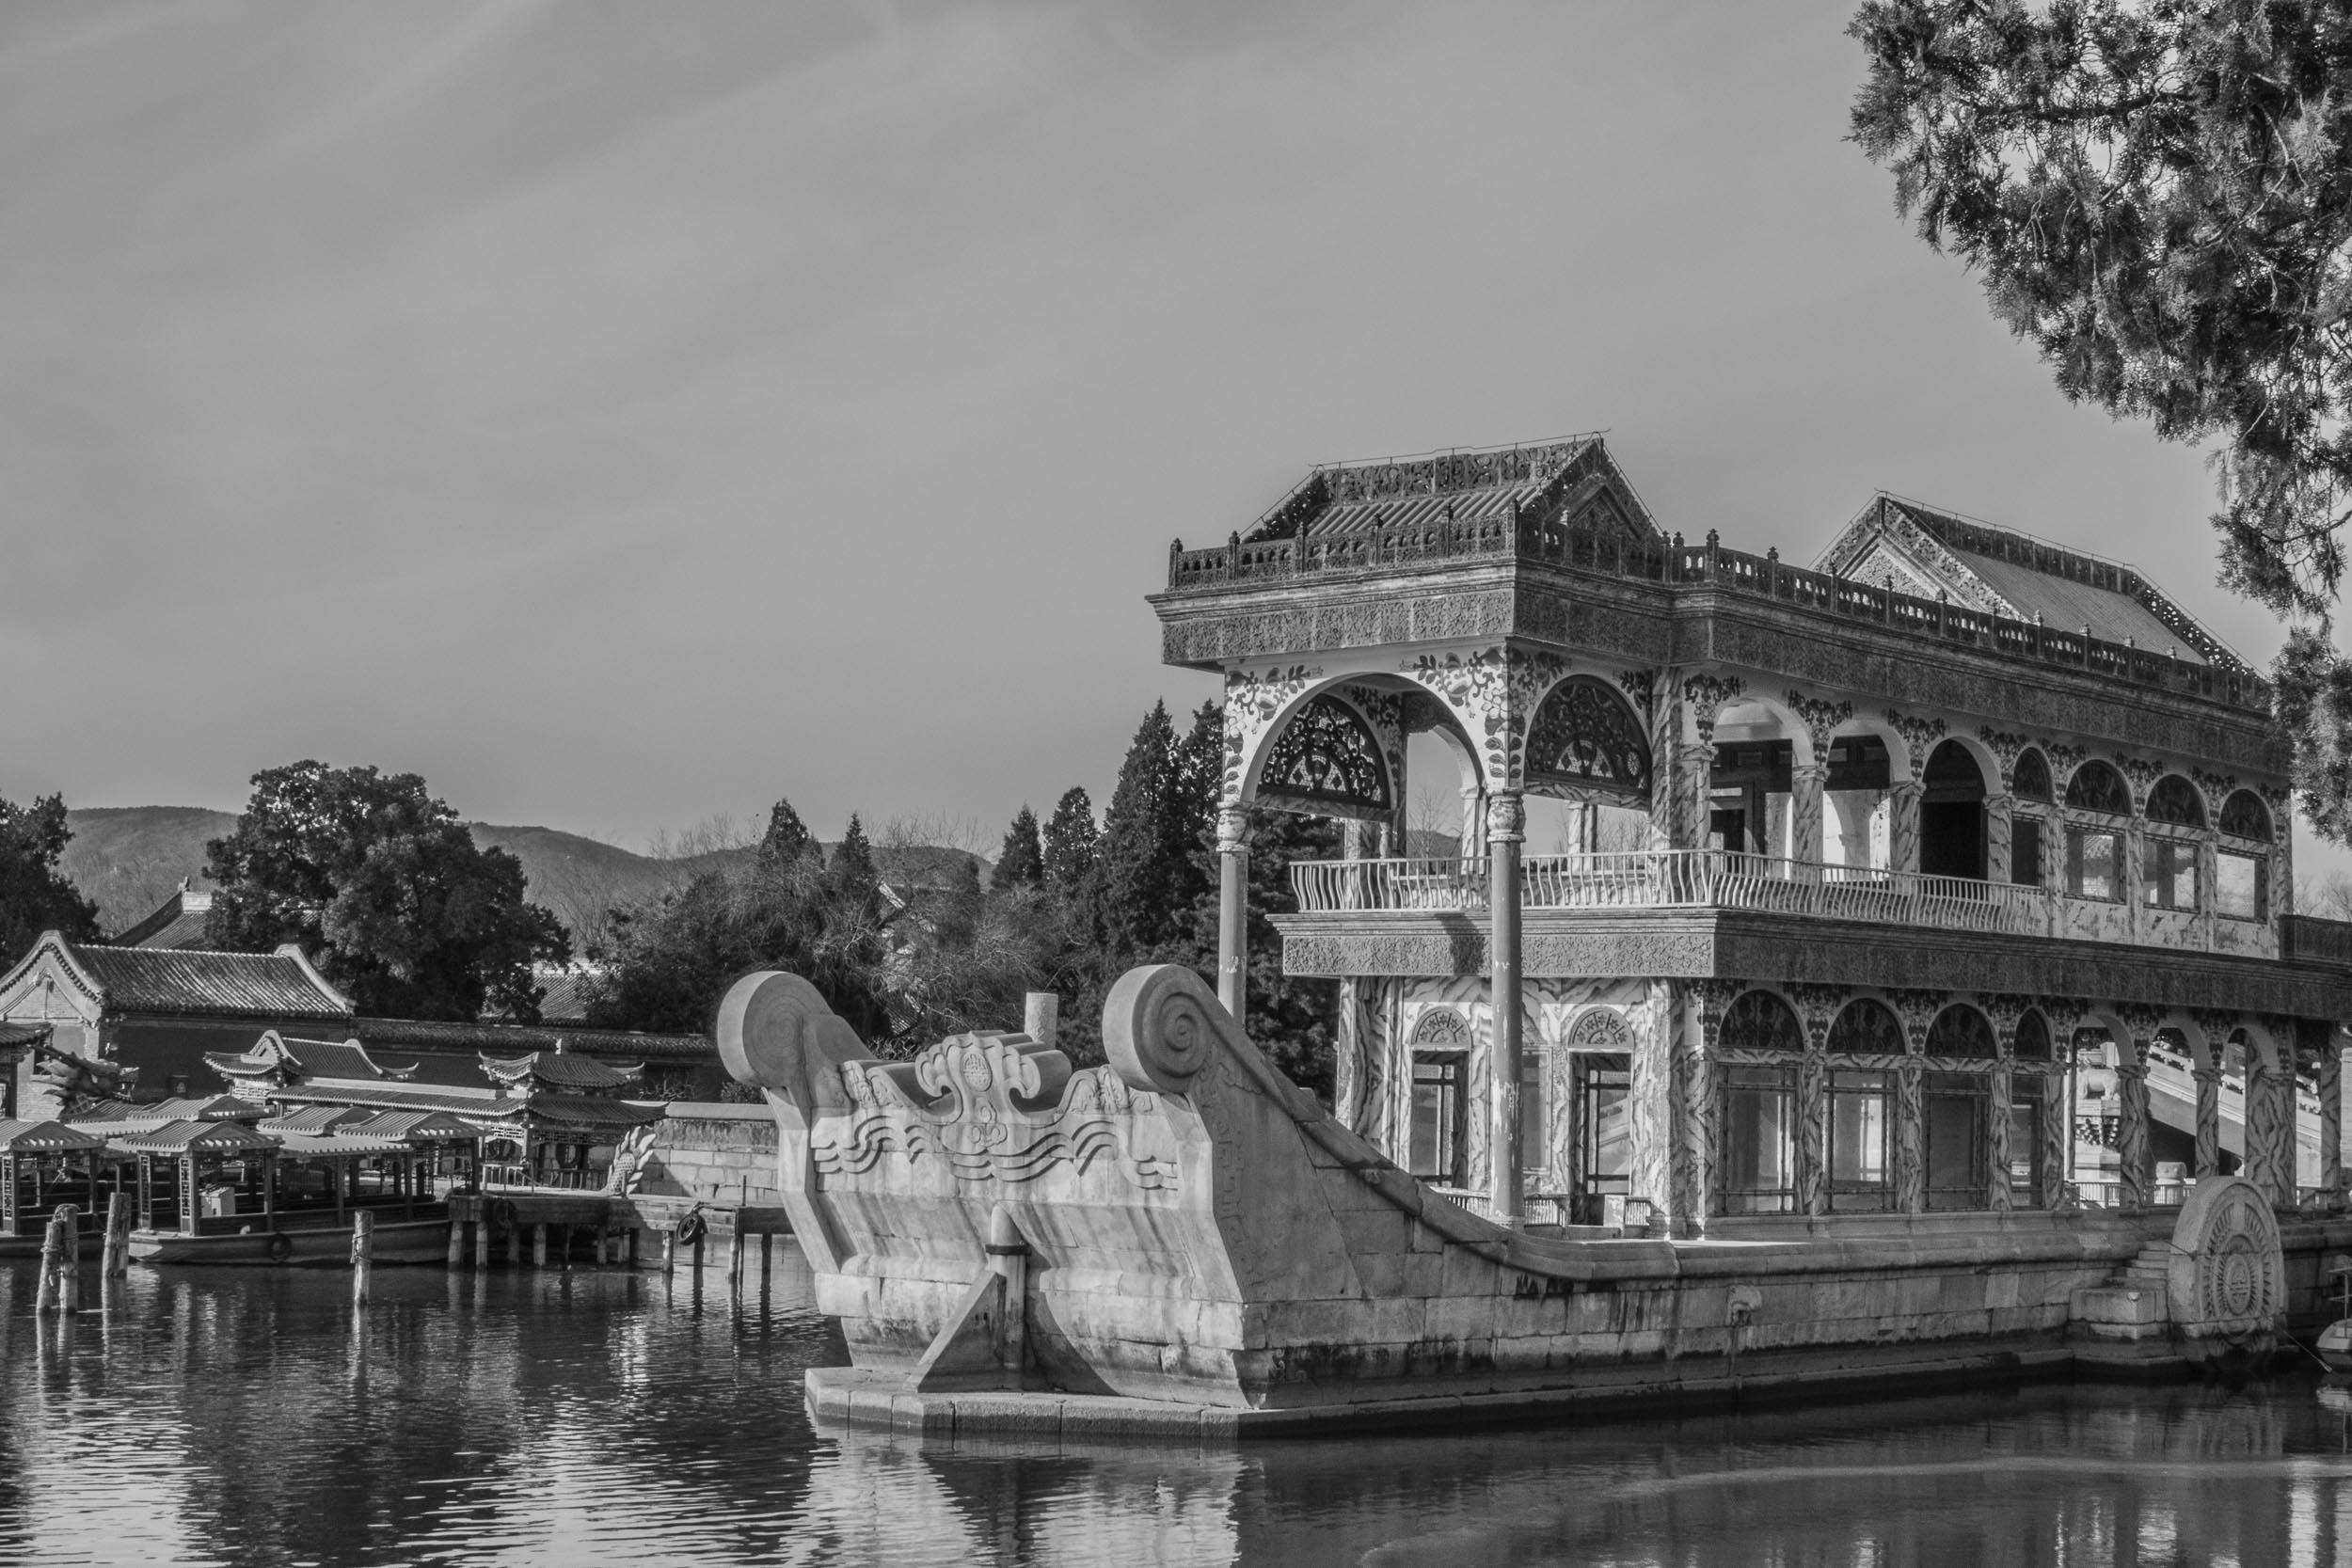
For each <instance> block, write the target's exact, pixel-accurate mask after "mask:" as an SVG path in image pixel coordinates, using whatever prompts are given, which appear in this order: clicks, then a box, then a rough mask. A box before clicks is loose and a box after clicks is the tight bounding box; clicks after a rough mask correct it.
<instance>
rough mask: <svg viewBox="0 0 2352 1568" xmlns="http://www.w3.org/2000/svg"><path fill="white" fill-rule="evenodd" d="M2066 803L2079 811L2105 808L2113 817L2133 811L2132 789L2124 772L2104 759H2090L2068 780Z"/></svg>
mask: <svg viewBox="0 0 2352 1568" xmlns="http://www.w3.org/2000/svg"><path fill="white" fill-rule="evenodd" d="M2066 803H2067V805H2069V806H2070V807H2072V808H2073V809H2074V810H2075V811H2103V812H2106V814H2107V815H2109V816H2130V815H2131V814H2132V792H2131V791H2130V790H2129V789H2128V788H2126V787H2124V784H2123V775H2122V774H2121V773H2119V772H2117V771H2116V770H2115V769H2114V768H2109V767H2108V766H2107V765H2106V763H2104V762H2086V763H2084V764H2083V765H2082V766H2081V767H2080V768H2075V769H2074V777H2073V778H2072V779H2069V780H2068V781H2067V783H2066Z"/></svg>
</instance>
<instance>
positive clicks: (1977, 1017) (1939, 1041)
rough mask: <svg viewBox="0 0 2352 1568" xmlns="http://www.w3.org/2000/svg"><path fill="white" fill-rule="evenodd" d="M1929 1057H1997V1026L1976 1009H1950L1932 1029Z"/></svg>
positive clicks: (1962, 1007) (1929, 1030) (1945, 1010)
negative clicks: (1995, 1039)
mask: <svg viewBox="0 0 2352 1568" xmlns="http://www.w3.org/2000/svg"><path fill="white" fill-rule="evenodd" d="M1928 1054H1929V1055H1931V1056H1983V1057H1987V1058H1990V1057H1991V1056H1993V1055H1994V1054H1995V1050H1994V1039H1993V1025H1992V1023H1991V1022H1988V1021H1987V1020H1986V1018H1985V1016H1984V1015H1983V1014H1982V1013H1980V1012H1979V1011H1977V1009H1976V1008H1974V1007H1968V1006H1954V1007H1947V1008H1945V1009H1944V1010H1943V1011H1942V1012H1940V1013H1938V1014H1936V1015H1935V1022H1933V1023H1931V1024H1929V1025H1928Z"/></svg>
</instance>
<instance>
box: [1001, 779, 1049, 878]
mask: <svg viewBox="0 0 2352 1568" xmlns="http://www.w3.org/2000/svg"><path fill="white" fill-rule="evenodd" d="M1044 879H1045V847H1044V846H1043V845H1042V844H1041V843H1040V842H1039V840H1038V832H1037V813H1035V812H1033V811H1031V810H1030V809H1029V806H1028V802H1027V801H1023V802H1022V805H1021V810H1020V811H1019V812H1018V813H1016V814H1015V815H1014V816H1013V819H1012V826H1011V827H1009V828H1008V829H1006V830H1005V847H1003V848H1002V849H1000V850H998V851H997V854H996V865H995V868H994V869H993V870H992V871H991V872H990V873H989V875H988V886H989V891H991V892H992V893H1002V892H1004V891H1005V890H1006V889H1007V888H1016V887H1035V886H1037V885H1038V884H1039V883H1040V882H1042V881H1043V880H1044Z"/></svg>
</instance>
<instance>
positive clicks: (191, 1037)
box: [0, 931, 352, 1118]
mask: <svg viewBox="0 0 2352 1568" xmlns="http://www.w3.org/2000/svg"><path fill="white" fill-rule="evenodd" d="M351 1015H352V1008H351V1002H350V1000H349V999H348V998H346V997H345V996H344V995H343V994H342V992H341V991H339V990H336V989H335V988H334V987H333V986H332V985H330V984H329V983H328V982H327V980H326V976H324V975H322V974H320V973H319V972H318V970H317V969H316V968H314V967H313V966H312V965H311V963H310V960H309V959H308V958H304V957H303V955H302V952H301V950H300V949H299V948H297V947H294V946H293V945H292V944H291V943H289V944H288V945H286V946H283V947H280V948H278V950H277V951H276V952H274V953H207V952H193V951H185V950H175V949H157V948H135V947H108V946H101V945H99V944H97V943H94V942H68V941H66V939H65V938H64V937H62V936H61V935H59V934H58V933H56V932H55V931H48V932H44V933H42V935H41V937H40V940H39V941H38V942H35V943H34V944H33V949H32V951H31V952H30V953H27V954H26V955H25V956H24V958H22V959H20V960H19V961H18V962H17V964H16V966H15V967H14V968H13V969H11V970H9V971H8V973H7V974H5V975H0V1024H7V1025H14V1026H16V1027H18V1028H20V1029H23V1028H28V1027H29V1028H40V1029H46V1030H47V1031H48V1035H47V1037H46V1038H45V1039H44V1040H42V1041H41V1042H40V1043H38V1044H27V1045H24V1046H20V1047H18V1048H16V1049H15V1051H14V1053H13V1059H12V1060H8V1059H7V1058H8V1055H9V1053H8V1048H7V1047H6V1046H5V1045H4V1044H0V1060H6V1064H7V1069H8V1071H7V1075H6V1077H5V1078H0V1113H7V1114H11V1115H14V1116H16V1117H26V1118H39V1117H54V1116H56V1115H57V1114H58V1113H59V1112H60V1110H61V1109H63V1099H62V1097H61V1095H60V1093H59V1089H58V1086H57V1085H56V1083H55V1082H53V1080H56V1079H57V1078H58V1077H59V1076H60V1075H61V1074H63V1075H64V1076H72V1067H73V1065H74V1064H75V1063H82V1064H87V1066H88V1068H89V1069H91V1071H93V1072H95V1073H99V1074H102V1075H103V1076H104V1077H105V1078H106V1080H107V1086H109V1087H111V1088H113V1089H115V1090H116V1091H117V1092H129V1093H135V1094H137V1095H138V1096H141V1097H144V1098H150V1099H157V1098H162V1097H163V1096H165V1095H169V1094H185V1093H187V1092H189V1090H190V1089H191V1088H193V1087H196V1086H198V1085H201V1084H202V1083H205V1082H209V1081H210V1079H211V1074H210V1073H209V1072H208V1071H207V1070H206V1064H205V1057H206V1055H207V1053H214V1052H232V1053H233V1052H236V1051H241V1050H243V1049H244V1048H245V1047H246V1046H248V1045H250V1044H251V1043H252V1042H253V1039H254V1037H255V1035H256V1034H257V1033H258V1032H260V1031H262V1030H269V1029H278V1030H283V1031H289V1032H292V1033H295V1034H300V1033H304V1032H306V1026H307V1030H308V1032H310V1033H316V1032H318V1031H319V1028H320V1026H321V1025H328V1026H336V1025H342V1024H346V1023H348V1022H350V1019H351ZM43 1053H46V1054H47V1057H48V1059H49V1060H50V1062H51V1064H52V1067H51V1070H49V1071H48V1072H46V1073H43V1072H39V1071H37V1070H36V1064H37V1062H38V1061H39V1060H40V1058H41V1057H42V1055H43ZM126 1075H135V1076H130V1077H129V1081H128V1082H124V1081H123V1079H124V1077H125V1076H126Z"/></svg>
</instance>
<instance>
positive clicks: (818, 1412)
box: [806, 1342, 2185, 1444]
mask: <svg viewBox="0 0 2352 1568" xmlns="http://www.w3.org/2000/svg"><path fill="white" fill-rule="evenodd" d="M2075 1366H2076V1357H2075V1355H2074V1352H2073V1351H2072V1350H2071V1349H2069V1348H2068V1347H2066V1346H2064V1345H2061V1344H2055V1343H2050V1344H2043V1345H2041V1346H2038V1347H2026V1348H2020V1347H2018V1346H2015V1345H1994V1344H1990V1343H1982V1342H1979V1343H1974V1344H1938V1345H1909V1346H1890V1347H1886V1348H1885V1349H1884V1350H1883V1352H1879V1353H1876V1354H1868V1355H1864V1356H1856V1355H1853V1354H1828V1353H1815V1354H1780V1355H1773V1356H1766V1357H1758V1358H1756V1359H1755V1360H1754V1361H1752V1362H1749V1363H1747V1364H1743V1365H1742V1366H1741V1367H1740V1368H1739V1369H1738V1370H1736V1371H1734V1370H1731V1369H1729V1368H1727V1367H1724V1366H1723V1365H1721V1364H1717V1365H1714V1366H1707V1367H1702V1366H1673V1367H1659V1366H1652V1367H1646V1368H1640V1369H1609V1368H1596V1369H1595V1370H1593V1372H1592V1373H1591V1374H1590V1375H1589V1376H1587V1377H1584V1378H1581V1379H1580V1380H1579V1381H1577V1382H1576V1383H1574V1384H1570V1385H1566V1386H1551V1387H1538V1388H1518V1389H1492V1390H1488V1391H1486V1392H1467V1393H1454V1394H1441V1393H1437V1392H1434V1391H1433V1392H1431V1393H1429V1394H1427V1395H1414V1394H1411V1393H1409V1392H1406V1391H1397V1392H1395V1393H1393V1394H1391V1396H1390V1397H1386V1398H1377V1397H1373V1398H1362V1399H1352V1400H1335V1401H1334V1402H1330V1403H1324V1404H1306V1405H1296V1406H1291V1407H1286V1408H1283V1409H1278V1410H1241V1409H1234V1408H1232V1407H1230V1406H1226V1405H1214V1404H1186V1403H1181V1402H1169V1401H1163V1400H1138V1399H1122V1398H1120V1397H1119V1396H1117V1395H1109V1394H1073V1393H1067V1392H1060V1391H1054V1390H1021V1391H1014V1390H1008V1389H991V1390H966V1391H962V1392H950V1393H915V1392H910V1391H909V1390H908V1389H907V1388H906V1387H905V1386H904V1382H903V1380H902V1379H900V1378H898V1377H895V1376H892V1375H891V1374H888V1373H884V1372H876V1371H868V1370H861V1369H859V1368H856V1367H818V1368H814V1369H812V1370H810V1371H809V1372H808V1373H807V1374H806V1389H807V1399H808V1411H809V1415H810V1417H811V1418H812V1419H814V1420H815V1421H816V1423H817V1424H818V1428H819V1429H820V1430H829V1431H840V1430H850V1431H871V1432H894V1433H900V1434H902V1435H908V1436H916V1437H921V1438H924V1439H926V1440H929V1441H952V1442H972V1441H976V1440H986V1441H990V1442H1014V1443H1023V1444H1026V1443H1031V1442H1035V1443H1072V1444H1079V1443H1120V1442H1153V1443H1158V1442H1166V1443H1201V1444H1224V1443H1233V1442H1245V1441H1256V1440H1263V1439H1268V1438H1284V1437H1313V1436H1327V1435H1332V1434H1335V1433H1358V1432H1379V1431H1390V1430H1400V1429H1409V1430H1411V1431H1414V1432H1427V1431H1431V1430H1434V1429H1440V1428H1463V1427H1476V1426H1487V1425H1498V1426H1507V1425H1511V1424H1513V1423H1517V1422H1523V1421H1543V1420H1550V1419H1554V1418H1569V1417H1580V1416H1581V1417H1592V1418H1626V1417H1633V1416H1639V1415H1644V1414H1651V1413H1657V1412H1663V1411H1687V1410H1706V1409H1719V1408H1723V1407H1725V1406H1729V1405H1740V1406H1750V1405H1765V1404H1781V1403H1794V1402H1804V1401H1808V1400H1838V1399H1866V1398H1873V1397H1875V1398H1889V1397H1895V1396H1899V1395H1900V1396H1908V1395H1911V1394H1918V1393H1927V1392H1931V1391H1934V1390H1938V1389H1944V1388H1952V1387H1965V1388H1972V1389H1974V1388H1984V1387H1988V1386H1999V1385H2002V1384H2005V1383H2021V1382H2026V1381H2028V1380H2040V1379H2048V1378H2063V1377H2066V1376H2069V1375H2071V1374H2072V1373H2073V1372H2074V1370H2075ZM2173 1368H2174V1370H2176V1371H2178V1370H2185V1363H2181V1362H2179V1361H2177V1360H2176V1361H2175V1362H2174V1363H2173Z"/></svg>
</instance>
